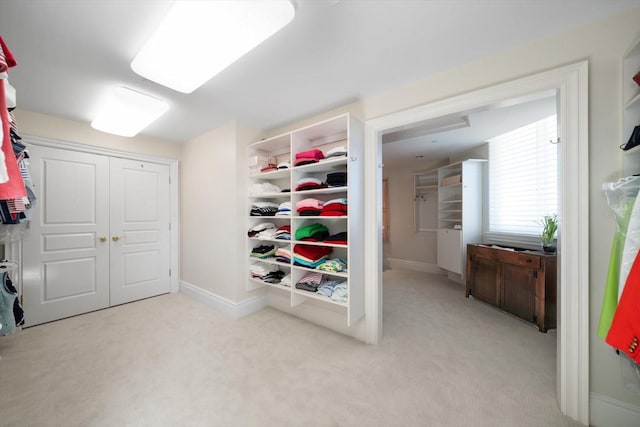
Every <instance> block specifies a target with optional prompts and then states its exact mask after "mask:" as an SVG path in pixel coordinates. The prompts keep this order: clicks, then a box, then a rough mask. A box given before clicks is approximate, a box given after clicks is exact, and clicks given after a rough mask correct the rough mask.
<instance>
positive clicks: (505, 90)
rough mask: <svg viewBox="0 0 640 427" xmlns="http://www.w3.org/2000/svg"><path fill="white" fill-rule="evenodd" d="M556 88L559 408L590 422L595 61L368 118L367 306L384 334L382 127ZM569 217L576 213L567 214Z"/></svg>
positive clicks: (376, 332) (371, 321)
mask: <svg viewBox="0 0 640 427" xmlns="http://www.w3.org/2000/svg"><path fill="white" fill-rule="evenodd" d="M545 91H548V92H550V93H554V92H555V93H556V95H557V100H558V117H559V121H560V122H559V137H560V144H559V145H558V147H559V148H558V149H559V159H560V161H559V169H560V171H561V173H560V176H559V190H560V195H561V197H562V200H561V203H560V212H559V215H560V220H561V224H563V226H562V228H561V229H560V231H559V239H558V255H559V257H558V258H559V260H558V262H559V271H560V273H559V286H558V289H559V292H558V296H559V298H558V306H559V308H560V310H559V316H558V325H559V326H558V366H557V372H558V385H557V398H558V403H559V406H560V409H561V410H562V412H563V413H564V414H566V415H568V416H569V417H571V418H573V419H575V420H578V421H580V422H581V423H583V424H585V425H586V424H588V423H589V215H588V212H589V203H588V202H589V174H588V168H589V162H588V160H589V159H588V150H589V140H588V107H589V103H588V62H587V61H581V62H578V63H575V64H570V65H566V66H562V67H559V68H556V69H553V70H549V71H544V72H541V73H538V74H534V75H531V76H528V77H523V78H519V79H516V80H513V81H509V82H506V83H502V84H498V85H495V86H492V87H487V88H483V89H479V90H477V91H473V92H470V93H467V94H463V95H459V96H454V97H452V98H449V99H445V100H441V101H437V102H433V103H431V104H426V105H422V106H418V107H415V108H411V109H408V110H404V111H400V112H397V113H393V114H389V115H386V116H383V117H379V118H375V119H371V120H368V121H367V122H366V124H365V189H364V191H365V211H366V212H370V213H371V214H370V215H367V216H366V218H365V230H366V233H365V236H366V241H365V248H366V251H365V264H366V265H367V266H368V268H367V269H366V274H365V283H366V289H365V295H366V301H365V307H366V332H367V342H368V343H378V342H379V341H380V340H381V338H382V266H383V265H382V232H381V230H382V228H381V224H382V189H381V188H382V155H381V152H382V148H381V147H382V145H381V142H382V141H381V139H382V134H383V133H385V132H389V131H392V130H398V129H402V128H403V127H407V126H410V125H411V124H412V123H416V122H419V121H423V120H428V119H433V118H436V117H441V116H445V115H448V114H454V113H459V112H462V111H467V110H473V109H476V108H482V107H486V106H503V105H509V103H515V102H523V101H526V100H529V99H532V97H535V96H536V94H539V93H540V92H545ZM562 218H570V219H571V220H570V221H562Z"/></svg>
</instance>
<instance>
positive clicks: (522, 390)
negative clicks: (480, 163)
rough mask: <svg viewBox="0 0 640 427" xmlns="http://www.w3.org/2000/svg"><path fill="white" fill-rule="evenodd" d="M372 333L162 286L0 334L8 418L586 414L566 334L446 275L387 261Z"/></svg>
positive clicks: (251, 420)
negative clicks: (560, 381) (210, 302)
mask: <svg viewBox="0 0 640 427" xmlns="http://www.w3.org/2000/svg"><path fill="white" fill-rule="evenodd" d="M384 278H385V291H384V298H385V299H384V328H385V329H384V339H383V342H382V343H381V344H380V345H378V346H369V345H365V344H363V343H360V342H358V341H355V340H353V339H351V338H349V337H346V336H342V335H340V334H337V333H334V332H332V331H330V330H327V329H324V328H322V327H318V326H315V325H313V324H311V323H308V322H305V321H303V320H300V319H298V318H296V317H292V316H289V315H287V314H284V313H282V312H279V311H276V310H273V309H264V310H261V311H259V312H257V313H255V314H253V315H250V316H247V317H245V318H242V319H240V320H233V319H230V318H227V317H225V316H224V315H223V314H221V313H219V312H216V311H214V310H213V309H211V308H209V307H207V306H205V305H202V304H200V303H198V302H196V301H193V300H191V299H190V298H188V297H186V296H184V295H182V294H173V295H164V296H160V297H156V298H151V299H148V300H144V301H139V302H136V303H131V304H127V305H123V306H119V307H115V308H111V309H108V310H103V311H99V312H95V313H90V314H86V315H82V316H77V317H74V318H70V319H65V320H61V321H58V322H53V323H50V324H46V325H41V326H37V327H34V328H30V329H26V330H24V331H22V332H19V333H17V334H14V335H11V336H7V337H0V356H1V357H2V359H0V426H65V427H66V426H225V427H226V426H465V427H466V426H492V427H494V426H510V427H511V426H574V425H578V424H577V423H573V422H571V421H570V420H568V419H567V418H565V417H564V416H563V415H561V413H560V411H559V409H558V407H557V404H556V399H555V339H556V336H555V334H554V333H553V332H552V333H549V334H542V333H540V332H538V331H537V329H536V328H535V327H533V326H532V325H530V324H528V323H525V322H523V321H520V320H518V319H516V318H514V317H511V316H509V315H507V314H504V313H502V312H500V311H498V310H496V309H494V308H492V307H489V306H487V305H485V304H483V303H480V302H478V301H475V300H473V299H466V298H464V292H463V289H462V287H461V286H460V285H457V284H454V283H452V282H449V281H447V280H446V279H445V278H443V277H442V276H436V275H430V274H426V273H417V272H408V271H400V270H391V271H387V272H385V275H384Z"/></svg>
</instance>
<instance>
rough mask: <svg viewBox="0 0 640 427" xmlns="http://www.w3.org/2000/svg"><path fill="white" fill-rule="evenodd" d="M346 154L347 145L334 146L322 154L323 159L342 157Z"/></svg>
mask: <svg viewBox="0 0 640 427" xmlns="http://www.w3.org/2000/svg"><path fill="white" fill-rule="evenodd" d="M346 155H347V147H334V148H332V149H331V150H329V151H327V154H326V155H325V156H324V158H325V159H327V160H328V159H333V158H336V157H344V156H346Z"/></svg>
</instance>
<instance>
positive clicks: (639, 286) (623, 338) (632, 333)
mask: <svg viewBox="0 0 640 427" xmlns="http://www.w3.org/2000/svg"><path fill="white" fill-rule="evenodd" d="M606 341H607V344H609V345H611V346H612V347H614V348H617V349H618V350H620V351H622V352H624V353H625V354H627V356H629V357H630V358H631V359H632V360H633V361H635V362H636V363H640V342H639V341H640V253H639V254H638V255H637V256H636V259H635V260H634V262H633V266H632V267H631V271H630V272H629V276H628V278H627V283H626V284H625V286H624V289H623V291H622V296H621V298H620V301H619V303H618V308H617V309H616V312H615V315H614V316H613V321H612V322H611V328H610V329H609V333H608V334H607V339H606Z"/></svg>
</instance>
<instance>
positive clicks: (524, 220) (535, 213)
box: [488, 115, 558, 235]
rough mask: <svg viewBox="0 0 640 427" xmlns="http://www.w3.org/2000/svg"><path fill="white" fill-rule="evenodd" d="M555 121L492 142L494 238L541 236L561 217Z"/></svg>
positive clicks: (544, 121) (491, 229) (491, 222)
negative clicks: (552, 218)
mask: <svg viewBox="0 0 640 427" xmlns="http://www.w3.org/2000/svg"><path fill="white" fill-rule="evenodd" d="M556 138H557V121H556V116H555V115H553V116H550V117H547V118H545V119H542V120H540V121H538V122H535V123H532V124H530V125H527V126H524V127H521V128H518V129H515V130H513V131H510V132H508V133H505V134H503V135H500V136H497V137H495V138H493V139H491V140H489V230H488V231H489V232H496V233H509V234H520V235H538V234H540V232H541V230H542V227H541V225H540V224H539V221H540V220H541V219H542V217H543V216H544V215H549V214H554V213H557V212H558V148H557V145H556V144H552V143H551V142H550V141H555V140H556Z"/></svg>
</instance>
